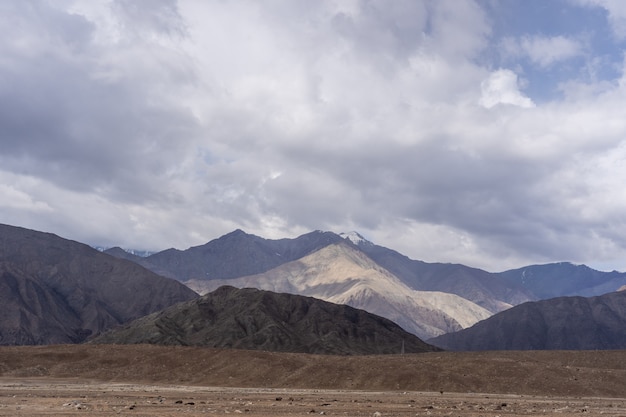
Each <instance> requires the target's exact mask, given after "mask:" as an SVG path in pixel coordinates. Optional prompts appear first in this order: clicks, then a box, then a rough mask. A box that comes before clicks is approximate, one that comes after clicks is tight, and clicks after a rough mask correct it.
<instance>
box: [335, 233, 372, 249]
mask: <svg viewBox="0 0 626 417" xmlns="http://www.w3.org/2000/svg"><path fill="white" fill-rule="evenodd" d="M339 236H341V237H342V238H344V239H347V240H349V241H350V242H352V243H354V244H355V245H357V246H359V245H373V243H372V242H370V241H369V240H367V239H365V238H364V237H363V236H361V235H360V234H359V233H358V232H355V231H352V232H347V233H346V232H344V233H339Z"/></svg>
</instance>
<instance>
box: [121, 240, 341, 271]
mask: <svg viewBox="0 0 626 417" xmlns="http://www.w3.org/2000/svg"><path fill="white" fill-rule="evenodd" d="M340 240H341V238H340V237H339V236H337V235H336V234H334V233H330V232H321V231H315V232H311V233H307V234H305V235H302V236H299V237H297V238H295V239H278V240H271V239H264V238H261V237H258V236H255V235H251V234H248V233H245V232H243V231H241V230H235V231H234V232H231V233H228V234H226V235H224V236H222V237H220V238H218V239H214V240H212V241H210V242H208V243H206V244H204V245H201V246H194V247H191V248H189V249H186V250H182V251H181V250H178V249H168V250H165V251H162V252H158V253H155V254H153V255H151V256H148V257H146V258H139V257H134V258H132V260H133V261H135V262H137V263H139V264H140V265H142V266H144V267H146V268H148V269H150V270H152V271H154V272H156V273H158V274H160V275H163V276H167V277H170V278H175V279H177V280H179V281H188V280H191V279H196V280H208V279H228V278H236V277H241V276H246V275H252V274H258V273H261V272H265V271H268V270H270V269H272V268H275V267H277V266H279V265H282V264H284V263H286V262H290V261H293V260H295V259H298V258H301V257H303V256H305V255H307V254H309V253H311V252H313V251H315V250H317V249H319V248H322V247H324V246H326V245H329V244H331V243H335V242H338V241H340ZM109 253H111V254H112V255H113V256H120V257H124V258H128V255H126V254H122V253H120V252H119V251H118V250H114V251H109Z"/></svg>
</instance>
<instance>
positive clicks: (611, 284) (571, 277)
mask: <svg viewBox="0 0 626 417" xmlns="http://www.w3.org/2000/svg"><path fill="white" fill-rule="evenodd" d="M498 275H499V276H500V277H502V278H503V279H505V280H506V281H508V282H510V283H513V284H518V285H521V286H522V287H524V288H526V289H528V290H529V291H532V292H533V293H534V294H535V295H536V296H537V297H538V298H539V299H547V298H553V297H560V296H568V295H580V296H584V297H591V296H595V295H602V294H606V293H609V292H613V291H617V290H619V288H620V287H622V286H624V285H626V273H623V272H617V271H612V272H601V271H596V270H595V269H592V268H589V267H588V266H586V265H574V264H571V263H569V262H559V263H552V264H546V265H530V266H525V267H523V268H519V269H512V270H509V271H505V272H501V273H500V274H498Z"/></svg>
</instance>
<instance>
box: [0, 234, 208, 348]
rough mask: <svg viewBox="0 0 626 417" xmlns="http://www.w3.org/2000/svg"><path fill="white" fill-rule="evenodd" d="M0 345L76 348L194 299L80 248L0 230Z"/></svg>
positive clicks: (170, 283)
mask: <svg viewBox="0 0 626 417" xmlns="http://www.w3.org/2000/svg"><path fill="white" fill-rule="evenodd" d="M0 289H1V292H0V300H1V301H2V302H1V303H0V317H2V320H1V321H0V344H4V345H8V344H9V345H10V344H48V343H76V342H80V341H82V340H84V339H85V338H86V337H87V336H88V335H90V334H93V333H98V332H101V331H103V330H105V329H107V328H110V327H112V326H114V325H118V324H121V323H124V322H127V321H129V320H132V319H136V318H138V317H141V316H144V315H146V314H150V313H153V312H155V311H159V310H162V309H164V308H165V307H168V306H170V305H172V304H174V303H177V302H180V301H187V300H191V299H194V298H196V297H197V296H198V295H197V294H196V293H194V292H193V291H191V290H190V289H189V288H187V287H185V286H184V285H182V284H180V283H179V282H177V281H174V280H171V279H167V278H164V277H161V276H158V275H156V274H154V273H153V272H151V271H148V270H146V269H145V268H142V267H141V266H139V265H137V264H135V263H133V262H130V261H125V260H120V259H117V258H114V257H112V256H109V255H106V254H103V253H100V252H98V251H97V250H95V249H92V248H91V247H89V246H87V245H84V244H82V243H78V242H74V241H71V240H67V239H63V238H60V237H58V236H56V235H53V234H50V233H42V232H37V231H34V230H29V229H23V228H19V227H13V226H7V225H0Z"/></svg>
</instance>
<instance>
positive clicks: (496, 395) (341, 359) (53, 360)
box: [0, 345, 626, 416]
mask: <svg viewBox="0 0 626 417" xmlns="http://www.w3.org/2000/svg"><path fill="white" fill-rule="evenodd" d="M81 414H82V415H90V416H113V415H135V416H179V415H181V416H204V415H223V414H246V415H250V416H302V415H309V416H311V415H336V416H379V415H380V416H425V415H432V416H439V415H440V416H444V415H445V416H506V415H508V416H517V415H533V416H540V415H555V414H556V415H586V416H591V415H608V416H626V351H593V352H591V351H582V352H573V351H565V352H563V351H561V352H558V351H535V352H477V353H453V352H444V353H423V354H413V355H392V356H389V355H379V356H350V357H345V356H323V355H304V354H278V353H270V352H260V351H237V350H219V349H202V348H181V347H176V348H174V347H157V346H143V345H142V346H115V345H108V346H102V345H91V346H89V345H63V346H44V347H1V348H0V416H71V415H81Z"/></svg>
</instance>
